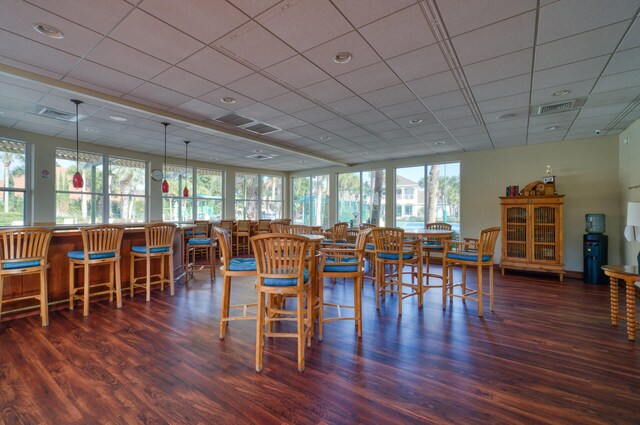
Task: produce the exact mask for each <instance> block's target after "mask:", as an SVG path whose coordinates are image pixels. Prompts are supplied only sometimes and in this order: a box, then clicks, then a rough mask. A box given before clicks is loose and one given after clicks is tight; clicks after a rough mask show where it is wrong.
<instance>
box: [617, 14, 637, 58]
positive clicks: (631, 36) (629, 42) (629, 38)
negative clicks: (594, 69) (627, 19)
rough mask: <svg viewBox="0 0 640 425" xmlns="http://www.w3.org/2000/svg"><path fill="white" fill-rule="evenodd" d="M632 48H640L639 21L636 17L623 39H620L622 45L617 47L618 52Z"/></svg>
mask: <svg viewBox="0 0 640 425" xmlns="http://www.w3.org/2000/svg"><path fill="white" fill-rule="evenodd" d="M633 47H640V19H638V18H637V17H636V19H635V20H634V21H633V24H632V25H631V28H629V31H627V34H626V35H625V37H624V39H622V43H620V46H618V50H626V49H631V48H633Z"/></svg>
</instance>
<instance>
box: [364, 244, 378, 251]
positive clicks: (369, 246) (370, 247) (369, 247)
mask: <svg viewBox="0 0 640 425" xmlns="http://www.w3.org/2000/svg"><path fill="white" fill-rule="evenodd" d="M364 249H367V250H369V251H374V250H375V249H376V247H375V245H374V244H372V243H368V244H366V245H365V246H364Z"/></svg>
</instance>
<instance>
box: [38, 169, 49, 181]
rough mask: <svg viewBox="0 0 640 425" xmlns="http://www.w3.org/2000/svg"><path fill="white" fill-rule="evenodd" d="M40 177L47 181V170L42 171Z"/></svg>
mask: <svg viewBox="0 0 640 425" xmlns="http://www.w3.org/2000/svg"><path fill="white" fill-rule="evenodd" d="M40 175H41V176H42V178H43V179H48V178H49V170H42V171H41V172H40Z"/></svg>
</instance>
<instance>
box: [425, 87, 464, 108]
mask: <svg viewBox="0 0 640 425" xmlns="http://www.w3.org/2000/svg"><path fill="white" fill-rule="evenodd" d="M421 100H422V102H424V104H425V105H427V108H429V109H430V110H431V111H438V110H440V109H444V108H451V107H453V106H462V105H466V104H467V99H465V97H464V96H463V95H462V92H461V91H460V90H453V91H450V92H447V93H441V94H437V95H435V96H429V97H423V98H421Z"/></svg>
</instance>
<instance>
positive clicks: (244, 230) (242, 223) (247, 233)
mask: <svg viewBox="0 0 640 425" xmlns="http://www.w3.org/2000/svg"><path fill="white" fill-rule="evenodd" d="M250 237H251V220H238V226H237V228H236V231H235V240H236V241H235V248H236V255H239V254H240V249H242V252H243V253H244V252H245V250H246V251H247V253H249V254H251V248H250V246H249V238H250ZM240 241H242V244H241V243H240Z"/></svg>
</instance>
